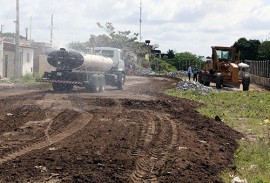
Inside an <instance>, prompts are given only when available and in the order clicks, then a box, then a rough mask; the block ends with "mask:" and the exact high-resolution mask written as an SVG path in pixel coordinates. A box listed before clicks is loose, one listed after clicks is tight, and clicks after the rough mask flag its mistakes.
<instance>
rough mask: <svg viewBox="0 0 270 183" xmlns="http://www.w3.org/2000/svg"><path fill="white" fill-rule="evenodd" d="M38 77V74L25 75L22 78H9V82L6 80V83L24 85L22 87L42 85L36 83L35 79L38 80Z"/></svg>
mask: <svg viewBox="0 0 270 183" xmlns="http://www.w3.org/2000/svg"><path fill="white" fill-rule="evenodd" d="M40 77H41V75H40V74H39V73H35V74H26V75H24V76H20V77H14V78H11V79H10V80H8V82H9V83H14V84H17V85H24V86H33V85H41V84H44V83H38V82H36V79H37V78H40ZM45 84H46V83H45Z"/></svg>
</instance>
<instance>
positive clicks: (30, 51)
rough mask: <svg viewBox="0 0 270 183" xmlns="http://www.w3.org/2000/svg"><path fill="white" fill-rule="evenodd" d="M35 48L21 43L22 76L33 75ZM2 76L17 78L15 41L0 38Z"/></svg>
mask: <svg viewBox="0 0 270 183" xmlns="http://www.w3.org/2000/svg"><path fill="white" fill-rule="evenodd" d="M34 49H35V48H34V47H33V46H31V45H29V44H25V43H23V42H22V43H21V44H20V59H19V64H20V66H21V67H20V68H21V71H20V73H21V74H22V75H26V74H32V73H33V59H34ZM0 76H1V77H5V78H12V77H14V76H15V43H14V39H13V40H12V39H5V38H2V39H1V38H0Z"/></svg>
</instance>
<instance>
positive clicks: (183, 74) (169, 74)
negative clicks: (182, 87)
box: [165, 71, 188, 77]
mask: <svg viewBox="0 0 270 183" xmlns="http://www.w3.org/2000/svg"><path fill="white" fill-rule="evenodd" d="M187 75H188V72H187V71H176V72H167V73H165V76H170V77H181V76H187Z"/></svg>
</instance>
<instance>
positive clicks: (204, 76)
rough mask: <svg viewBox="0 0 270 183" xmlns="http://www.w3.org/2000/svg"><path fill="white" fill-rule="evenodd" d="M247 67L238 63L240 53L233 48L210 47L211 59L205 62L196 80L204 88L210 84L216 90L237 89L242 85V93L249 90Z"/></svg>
mask: <svg viewBox="0 0 270 183" xmlns="http://www.w3.org/2000/svg"><path fill="white" fill-rule="evenodd" d="M248 71H249V65H247V64H245V63H241V62H240V52H238V53H236V49H235V48H234V47H223V46H212V59H211V60H207V61H206V64H205V66H204V67H203V68H202V70H201V71H200V72H199V75H198V80H199V82H200V83H202V84H204V85H205V86H209V85H210V83H211V82H213V83H215V84H216V88H217V89H221V88H222V86H229V87H238V88H240V85H241V84H242V85H243V91H248V90H249V84H250V75H249V72H248Z"/></svg>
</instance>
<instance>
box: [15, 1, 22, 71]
mask: <svg viewBox="0 0 270 183" xmlns="http://www.w3.org/2000/svg"><path fill="white" fill-rule="evenodd" d="M21 64H22V63H21V59H20V16H19V0H17V1H16V36H15V60H14V71H15V72H14V76H21V75H22V72H21Z"/></svg>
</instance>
